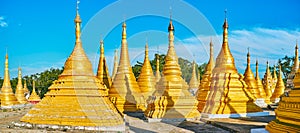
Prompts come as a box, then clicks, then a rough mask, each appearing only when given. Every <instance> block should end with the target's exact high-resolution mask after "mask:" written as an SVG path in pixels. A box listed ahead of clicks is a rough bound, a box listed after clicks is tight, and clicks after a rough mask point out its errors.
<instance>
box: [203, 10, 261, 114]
mask: <svg viewBox="0 0 300 133" xmlns="http://www.w3.org/2000/svg"><path fill="white" fill-rule="evenodd" d="M225 14H226V12H225ZM223 30H224V31H223V44H222V47H221V50H220V53H219V55H218V57H217V59H216V66H215V68H214V69H213V72H212V79H211V83H212V85H211V86H210V88H211V91H210V93H209V95H208V98H207V102H206V104H205V107H204V109H203V110H202V114H201V117H209V118H210V117H213V115H214V114H247V113H254V112H261V111H262V109H261V108H260V107H258V106H257V105H255V104H254V103H253V99H252V98H251V93H250V92H249V91H248V90H247V89H246V88H247V85H246V83H245V81H244V80H243V76H242V75H241V74H238V72H237V69H236V68H235V64H234V58H233V56H232V54H231V52H230V50H229V46H228V22H227V18H226V17H225V21H224V24H223Z"/></svg>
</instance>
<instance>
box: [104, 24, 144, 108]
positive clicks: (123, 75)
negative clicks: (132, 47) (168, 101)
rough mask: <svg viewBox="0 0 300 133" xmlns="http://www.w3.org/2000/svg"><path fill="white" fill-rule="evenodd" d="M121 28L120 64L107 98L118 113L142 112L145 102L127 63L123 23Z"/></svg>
mask: <svg viewBox="0 0 300 133" xmlns="http://www.w3.org/2000/svg"><path fill="white" fill-rule="evenodd" d="M122 28H123V30H122V41H121V52H120V62H119V66H118V70H117V73H116V76H115V77H114V81H113V83H112V86H111V89H110V90H109V98H110V100H111V101H112V103H113V104H114V105H115V106H116V107H117V109H118V110H119V111H120V112H136V111H142V110H144V109H145V105H144V104H145V102H144V98H143V95H142V94H141V90H140V88H139V85H138V83H137V82H136V78H135V77H134V74H133V72H132V67H131V65H130V62H129V61H130V60H129V54H128V44H127V39H126V23H125V21H124V23H123V25H122Z"/></svg>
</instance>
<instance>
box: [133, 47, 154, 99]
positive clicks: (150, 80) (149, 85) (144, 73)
mask: <svg viewBox="0 0 300 133" xmlns="http://www.w3.org/2000/svg"><path fill="white" fill-rule="evenodd" d="M137 82H138V85H139V86H140V89H141V92H142V94H143V96H144V98H145V99H148V97H149V96H151V95H152V93H153V91H154V90H155V84H156V81H155V77H154V75H153V71H152V67H151V64H150V61H149V55H148V44H146V46H145V59H144V63H143V67H142V69H141V73H140V76H139V78H138V80H137Z"/></svg>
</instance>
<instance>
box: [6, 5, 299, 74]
mask: <svg viewBox="0 0 300 133" xmlns="http://www.w3.org/2000/svg"><path fill="white" fill-rule="evenodd" d="M0 3H1V4H0V53H2V55H0V76H1V77H3V76H2V75H3V70H4V56H5V51H6V48H7V49H8V53H9V63H10V64H9V67H10V74H11V78H12V77H16V76H17V67H18V66H21V67H22V68H23V75H27V74H34V73H37V72H41V71H43V70H45V69H49V68H51V67H61V66H63V64H64V62H65V60H66V58H67V57H68V56H69V54H70V53H71V51H72V49H73V46H74V40H75V35H74V17H75V6H76V1H75V0H73V1H61V0H52V1H39V0H27V1H10V0H0ZM299 5H300V2H299V1H297V0H286V1H279V0H278V1H271V0H266V1H259V0H253V1H249V2H245V1H232V0H228V1H223V0H222V1H208V0H187V1H181V0H167V1H163V2H162V1H160V0H143V1H139V0H130V1H129V0H120V1H100V0H88V1H84V0H82V1H81V2H80V16H81V19H82V22H83V23H82V28H83V29H82V41H83V45H84V48H85V50H86V52H87V54H88V56H89V57H90V60H91V61H92V63H93V65H94V70H95V69H96V68H95V67H96V64H97V60H98V56H99V55H98V54H99V49H98V46H99V40H100V38H103V39H104V42H105V55H106V58H107V61H108V64H109V66H110V67H111V68H112V63H111V62H112V59H113V51H114V50H115V49H117V48H119V47H120V41H121V23H122V22H123V21H124V18H125V19H126V22H127V32H128V45H129V53H130V57H131V62H132V64H134V63H135V62H136V61H137V60H140V61H142V59H143V49H144V45H145V41H146V38H148V42H149V49H150V58H153V56H151V54H154V53H156V52H157V51H158V52H159V53H163V54H165V53H166V49H167V43H168V42H167V40H168V39H167V26H168V23H169V14H170V7H171V8H172V10H171V11H172V18H173V19H174V26H175V36H176V41H175V45H176V46H175V47H176V50H177V54H178V56H180V57H183V58H186V59H189V60H196V61H197V62H198V63H204V62H206V61H207V60H208V43H209V38H210V37H213V43H214V44H215V51H214V53H215V57H216V56H217V54H218V53H219V48H220V46H221V41H222V39H221V36H220V35H221V34H222V24H223V21H224V9H227V10H228V11H227V12H228V13H227V17H228V21H229V45H230V49H231V51H232V53H233V56H234V57H235V63H236V66H237V68H238V70H239V72H240V73H243V72H244V69H245V63H246V51H247V47H250V52H251V57H252V61H251V64H252V70H254V64H255V61H254V59H258V60H259V62H260V63H261V64H260V74H261V75H262V74H263V72H264V71H265V62H266V61H267V60H270V63H271V65H274V64H275V62H276V60H277V59H278V58H282V57H283V56H284V55H288V56H293V53H294V46H295V42H296V39H298V40H299V39H300V23H299V22H300V16H299V15H298V13H299V12H300V8H299ZM101 36H102V37H101ZM1 63H3V65H1ZM110 71H111V69H110Z"/></svg>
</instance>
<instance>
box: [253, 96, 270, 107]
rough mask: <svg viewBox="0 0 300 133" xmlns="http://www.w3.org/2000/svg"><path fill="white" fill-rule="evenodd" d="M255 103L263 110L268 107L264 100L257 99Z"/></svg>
mask: <svg viewBox="0 0 300 133" xmlns="http://www.w3.org/2000/svg"><path fill="white" fill-rule="evenodd" d="M254 103H255V104H256V105H257V106H259V107H261V108H265V107H267V106H268V104H267V103H266V102H265V99H264V98H257V99H256V100H255V102H254Z"/></svg>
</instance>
